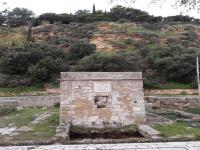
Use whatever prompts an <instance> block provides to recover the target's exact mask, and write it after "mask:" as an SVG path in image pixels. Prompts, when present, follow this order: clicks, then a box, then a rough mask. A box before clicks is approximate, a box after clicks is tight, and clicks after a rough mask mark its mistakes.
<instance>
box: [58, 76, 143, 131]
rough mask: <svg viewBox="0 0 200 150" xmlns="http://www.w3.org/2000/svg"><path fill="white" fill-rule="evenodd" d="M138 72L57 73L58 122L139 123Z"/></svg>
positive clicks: (100, 125) (140, 86)
mask: <svg viewBox="0 0 200 150" xmlns="http://www.w3.org/2000/svg"><path fill="white" fill-rule="evenodd" d="M143 97H144V95H143V81H142V73H136V72H123V73H122V72H99V73H97V72H93V73H92V72H68V73H64V72H63V73H61V99H60V104H61V108H60V109H61V110H60V125H61V126H66V125H69V124H71V125H74V126H87V127H97V128H103V127H119V126H125V125H132V124H143V123H144V122H145V121H146V118H145V106H144V98H143Z"/></svg>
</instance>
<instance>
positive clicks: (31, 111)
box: [0, 108, 47, 127]
mask: <svg viewBox="0 0 200 150" xmlns="http://www.w3.org/2000/svg"><path fill="white" fill-rule="evenodd" d="M45 111H47V110H45V109H41V108H26V109H21V110H16V111H14V112H11V113H9V114H7V115H3V116H1V118H0V125H3V127H4V126H8V125H9V124H14V125H15V126H16V127H21V126H25V125H27V124H29V123H30V122H32V121H33V120H34V119H35V118H36V117H37V116H38V115H41V114H42V113H44V112H45Z"/></svg>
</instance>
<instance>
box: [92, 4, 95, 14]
mask: <svg viewBox="0 0 200 150" xmlns="http://www.w3.org/2000/svg"><path fill="white" fill-rule="evenodd" d="M92 13H93V14H95V13H96V6H95V4H93V8H92Z"/></svg>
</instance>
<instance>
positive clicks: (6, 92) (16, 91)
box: [0, 84, 44, 96]
mask: <svg viewBox="0 0 200 150" xmlns="http://www.w3.org/2000/svg"><path fill="white" fill-rule="evenodd" d="M38 91H44V86H43V85H41V84H35V85H32V86H28V87H14V88H13V87H8V88H0V93H2V94H0V96H1V95H3V96H20V95H21V94H22V93H30V92H38Z"/></svg>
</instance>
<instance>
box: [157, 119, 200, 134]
mask: <svg viewBox="0 0 200 150" xmlns="http://www.w3.org/2000/svg"><path fill="white" fill-rule="evenodd" d="M155 129H156V130H158V131H160V132H161V133H162V134H163V135H164V136H165V137H173V136H182V137H184V136H195V135H197V134H200V128H192V127H190V126H189V125H188V124H187V123H186V122H176V123H174V124H172V125H166V126H164V125H157V126H155Z"/></svg>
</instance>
